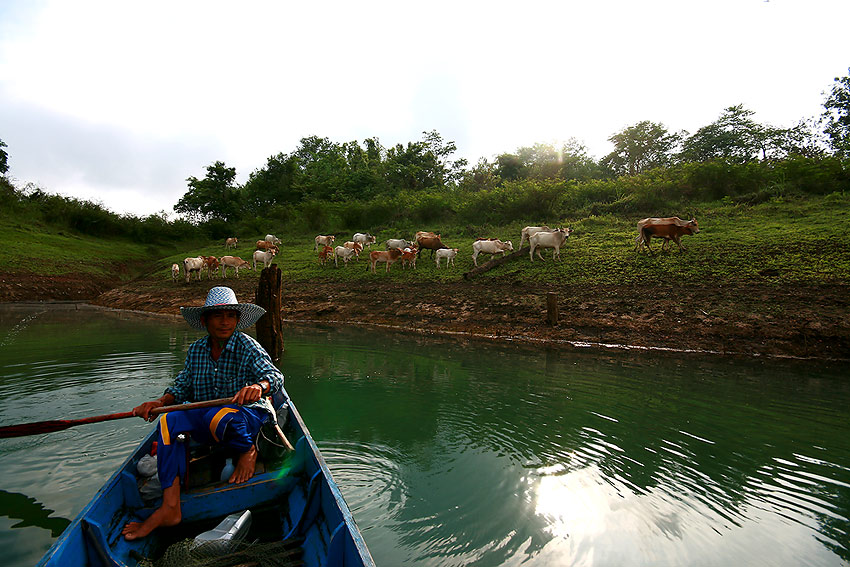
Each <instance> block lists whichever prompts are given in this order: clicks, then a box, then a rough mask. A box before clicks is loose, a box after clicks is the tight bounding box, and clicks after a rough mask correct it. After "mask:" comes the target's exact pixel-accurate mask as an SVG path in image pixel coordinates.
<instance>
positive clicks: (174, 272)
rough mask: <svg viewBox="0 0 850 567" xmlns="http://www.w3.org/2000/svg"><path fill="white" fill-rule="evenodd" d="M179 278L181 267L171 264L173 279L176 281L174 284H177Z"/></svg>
mask: <svg viewBox="0 0 850 567" xmlns="http://www.w3.org/2000/svg"><path fill="white" fill-rule="evenodd" d="M179 277H180V266H178V265H177V264H171V279H172V280H174V282H175V283H176V282H177V278H179Z"/></svg>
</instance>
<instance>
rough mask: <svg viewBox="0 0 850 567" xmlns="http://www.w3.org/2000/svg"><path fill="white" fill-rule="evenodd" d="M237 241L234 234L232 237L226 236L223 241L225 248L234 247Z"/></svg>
mask: <svg viewBox="0 0 850 567" xmlns="http://www.w3.org/2000/svg"><path fill="white" fill-rule="evenodd" d="M238 243H239V240H238V239H237V238H236V237H235V236H234V237H233V238H228V239H227V240H225V241H224V248H225V250H226V249H228V248H236V245H237V244H238Z"/></svg>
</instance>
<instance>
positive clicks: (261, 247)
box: [257, 240, 280, 254]
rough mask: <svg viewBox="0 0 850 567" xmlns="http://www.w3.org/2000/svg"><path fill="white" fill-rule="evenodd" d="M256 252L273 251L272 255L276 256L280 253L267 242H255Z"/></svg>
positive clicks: (274, 246)
mask: <svg viewBox="0 0 850 567" xmlns="http://www.w3.org/2000/svg"><path fill="white" fill-rule="evenodd" d="M257 250H266V251H268V250H274V253H275V254H277V253H279V252H280V250H278V248H277V246H276V245H274V244H272V243H271V242H269V241H268V240H258V241H257Z"/></svg>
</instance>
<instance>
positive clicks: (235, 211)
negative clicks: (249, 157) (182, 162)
mask: <svg viewBox="0 0 850 567" xmlns="http://www.w3.org/2000/svg"><path fill="white" fill-rule="evenodd" d="M186 181H188V182H189V191H188V192H186V194H185V195H183V197H181V198H180V200H179V201H178V202H177V204H176V205H174V210H175V211H176V212H178V213H183V214H185V215H187V216H188V217H189V218H190V219H192V220H194V221H208V220H212V219H218V220H220V221H224V222H227V221H234V220H237V218H238V217H239V215H240V213H241V212H242V203H241V202H240V190H239V189H238V188H237V187H236V185H235V181H236V169H235V168H232V167H227V166H225V165H224V162H221V161H217V162H215V163H214V164H212V165H209V166H207V175H206V177H204V178H203V179H198V178H196V177H189V178H188V179H187V180H186Z"/></svg>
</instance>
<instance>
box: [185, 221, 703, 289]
mask: <svg viewBox="0 0 850 567" xmlns="http://www.w3.org/2000/svg"><path fill="white" fill-rule="evenodd" d="M637 229H638V235H637V237H636V238H635V250H638V251H639V250H641V249H643V247H644V246H645V247H646V249H647V250H648V251H649V253H650V254H652V253H653V252H652V247H651V246H650V242H651V240H652V239H653V238H660V239H662V240H663V241H664V242H663V243H662V245H661V249H662V250H665V249H666V248H667V244H668V243H669V242H670V241H671V240H672V241H673V242H675V243H676V244H677V245H678V246H679V250H684V249H685V247H684V246H682V242H681V237H682V236H684V235H691V234H696V233H698V232H699V226H698V225H697V221H696V219H691V220H689V221H686V220H682V219H680V218H679V217H651V218H645V219H643V220H641V221H640V222H638V223H637ZM571 233H572V229H571V228H555V229H552V228H549V227H548V226H545V225H544V226H527V227H525V228H523V229H522V233H521V234H520V243H519V247H520V249H522V247H523V246H524V245H525V243H526V242H528V246H529V252H528V254H529V257H530V258H531V261H532V262H534V257H535V255H536V256H537V257H538V258H540V259H541V260H543V256H542V255H541V254H540V251H541V249H545V248H551V249H552V259H553V260H556V259H559V258H560V257H561V246H563V245H564V242H565V241H566V239H567V237H569V236H570V234H571ZM335 239H336V237H335V236H334V235H322V234H320V235H318V236H316V238H315V246H314V247H313V251H314V252H316V253H318V259H319V264H321V265H322V266H324V265H325V264H327V263H328V262H330V260H331V258H333V262H334V265H335V266H337V267H338V266H339V262H340V260H341V261H342V263H343V265H346V264H348V262H349V261H351V260H356V259H359V258H360V253H361V252H363V249H364V248H365V247H371V246H372V245H373V244H376V238H375V237H374V236H372V235H371V234H368V233H361V232H358V233H355V234H354V236H353V237H352V239H351V240H349V241H347V242H345V243H343V244H342V245H339V246H334V245H333V244H334V241H335ZM237 245H238V240H237V239H236V238H235V237H234V238H228V239H227V240H225V243H224V247H225V249H229V248H233V249H235V248H236V247H237ZM279 245H280V239H279V238H277V237H275V236H274V235H273V234H267V235H266V237H265V239H263V240H258V241H257V242H256V250H255V251H254V253H253V257H252V260H253V262H252V263H249V262H248V261H246V260H243V259H242V258H240V257H239V256H222V257H221V258H216V257H215V256H197V257H194V258H186V259H184V260H183V273H184V277H185V280H186V283H188V282H189V280H190V278H191V275H192V273H195V274H196V275H197V279H199V280H200V279H201V275H202V274H203V272H207V274H208V276H209V277H210V278H212V276H213V274H214V273H216V272H218V270H219V269H221V277H222V278H227V269H228V268H233V269H234V272H235V275H236V277H239V270H240V269H241V268H248V269H252V268H253V269H254V270H256V269H257V264H258V263H262V265H263V267H264V268H266V267H268V266H269V265H270V264H271V262H272V260H273V259H274V257H275V255H277V254H278V253H279V248H278V246H279ZM384 245H385V247H386V250H372V251H370V252H369V266H368V268H369V269H370V270H371V271H372V272H373V273H374V272H375V267H376V265H377V264H379V263H384V264H386V271H387V272H389V270H390V266H392V265H393V264H394V263H395V262H397V261H399V260H401V265H402V268H405V267H411V268H415V267H416V259H417V258H418V257H419V255H420V254H421V253H422V250H430V251H431V258H433V259H434V262H435V263H436V265H437V267H438V268H439V267H440V265H441V263H442V260H445V266H446V267H448V266H449V264H451V265H452V266H454V260H455V257H456V256H457V253H458V249H457V248H449V247H448V246H446V245H445V244H443V241H442V238H441V235H439V234H436V233H433V232H425V231H420V232H417V233H416V235H415V236H414V238H413V240H406V239H404V238H391V239H389V240H387V241H386V242H385V243H384ZM513 250H514V247H513V244H512V243H511V241H510V240H506V241H501V240H499V239H498V238H479V239H477V240H476V241H475V242H473V243H472V261H473V263H474V264H475V266H476V267H477V266H478V256H480V255H481V254H490V255H491V257H495V256H496V255H497V254H501V255H504V254H505V253H507V252H513ZM171 274H172V278H173V279H174V281H175V282H176V281H177V280H178V279H179V278H180V266H179V265H178V264H173V265H172V267H171Z"/></svg>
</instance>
